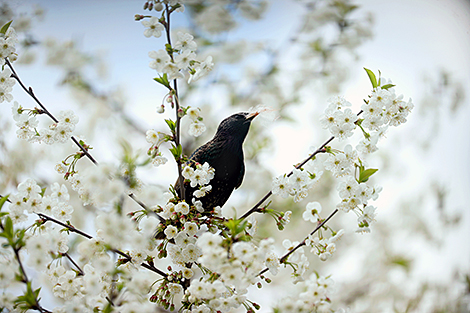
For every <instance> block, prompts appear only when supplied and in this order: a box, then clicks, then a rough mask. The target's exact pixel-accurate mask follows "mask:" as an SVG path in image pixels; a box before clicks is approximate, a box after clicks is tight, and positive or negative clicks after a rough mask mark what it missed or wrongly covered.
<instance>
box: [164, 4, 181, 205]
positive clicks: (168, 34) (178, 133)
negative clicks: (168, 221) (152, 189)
mask: <svg viewBox="0 0 470 313" xmlns="http://www.w3.org/2000/svg"><path fill="white" fill-rule="evenodd" d="M165 8H166V23H165V24H164V26H165V31H166V40H167V42H168V44H169V45H170V47H171V32H170V25H171V24H170V15H171V12H170V6H169V4H168V3H166V4H165ZM170 58H171V60H172V61H174V59H173V53H171V54H170ZM173 91H174V95H173V99H174V101H175V112H176V133H175V140H174V141H175V145H176V147H178V146H179V145H180V144H181V125H180V124H181V117H180V116H179V114H178V113H179V112H178V111H179V109H180V102H179V97H178V82H177V79H174V80H173ZM176 164H177V166H178V182H179V186H180V194H179V196H180V199H181V200H183V201H184V200H186V199H185V192H184V189H185V188H184V179H183V168H182V166H181V159H180V160H176Z"/></svg>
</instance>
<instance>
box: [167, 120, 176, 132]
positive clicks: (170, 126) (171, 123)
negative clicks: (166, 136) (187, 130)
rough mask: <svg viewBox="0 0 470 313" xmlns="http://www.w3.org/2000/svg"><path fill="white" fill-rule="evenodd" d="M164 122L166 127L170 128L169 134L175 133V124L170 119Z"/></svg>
mask: <svg viewBox="0 0 470 313" xmlns="http://www.w3.org/2000/svg"><path fill="white" fill-rule="evenodd" d="M165 122H166V124H167V125H168V127H169V128H170V130H171V132H172V133H174V132H175V131H176V123H175V122H173V121H172V120H170V119H166V120H165Z"/></svg>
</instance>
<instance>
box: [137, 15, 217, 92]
mask: <svg viewBox="0 0 470 313" xmlns="http://www.w3.org/2000/svg"><path fill="white" fill-rule="evenodd" d="M142 25H144V26H145V27H147V29H146V30H145V31H144V35H145V36H146V37H151V36H153V37H157V38H158V37H160V36H161V34H162V31H164V30H165V27H164V26H163V25H162V24H161V23H160V20H159V19H158V18H157V17H155V16H153V17H151V18H150V19H149V20H144V21H142ZM196 50H197V44H196V42H195V41H194V36H193V35H191V34H189V33H184V32H178V33H177V35H176V42H175V43H174V44H173V46H172V47H171V48H169V49H168V48H167V49H166V50H163V49H160V50H158V51H150V52H149V54H148V55H149V57H150V58H151V59H152V61H151V62H150V64H149V66H150V68H152V69H154V70H156V71H157V72H158V73H162V74H166V75H167V79H168V81H171V80H173V79H181V78H184V75H183V71H188V73H189V79H188V83H191V82H192V81H196V80H198V79H199V78H201V77H203V76H205V75H207V74H208V73H209V72H210V71H211V70H212V68H213V66H214V64H213V63H212V57H211V56H208V57H206V59H205V60H204V61H199V60H197V56H196V52H195V51H196Z"/></svg>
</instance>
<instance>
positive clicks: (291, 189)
mask: <svg viewBox="0 0 470 313" xmlns="http://www.w3.org/2000/svg"><path fill="white" fill-rule="evenodd" d="M322 174H323V171H316V172H313V173H310V172H308V171H306V170H304V169H297V168H294V169H293V170H292V175H290V176H287V175H285V174H284V175H280V176H278V177H275V178H274V179H273V181H272V193H273V194H274V195H279V196H281V197H283V198H287V197H289V196H293V197H294V201H295V202H299V201H301V200H302V199H304V198H306V197H307V196H308V190H309V189H310V188H311V187H312V186H313V185H314V184H315V183H316V182H318V180H319V179H320V178H321V176H322Z"/></svg>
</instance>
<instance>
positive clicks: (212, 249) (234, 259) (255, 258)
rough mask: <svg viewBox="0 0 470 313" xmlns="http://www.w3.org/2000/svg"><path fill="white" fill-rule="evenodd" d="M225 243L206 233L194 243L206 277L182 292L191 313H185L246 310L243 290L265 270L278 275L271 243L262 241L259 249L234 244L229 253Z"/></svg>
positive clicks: (276, 258)
mask: <svg viewBox="0 0 470 313" xmlns="http://www.w3.org/2000/svg"><path fill="white" fill-rule="evenodd" d="M226 240H227V239H224V238H223V237H221V236H220V235H218V234H212V233H210V232H205V233H204V234H202V235H201V236H200V237H199V239H198V240H197V246H198V247H199V249H200V251H201V252H202V255H201V256H200V257H199V258H198V261H199V262H200V263H201V264H203V265H204V266H205V267H206V268H207V270H208V273H207V275H205V276H203V277H201V278H200V279H199V280H194V281H192V283H191V285H190V286H189V288H188V289H187V291H186V292H185V298H186V301H188V302H189V303H190V304H191V306H192V311H189V310H187V311H184V312H198V311H197V310H201V309H203V310H206V311H207V312H210V309H212V310H213V311H220V312H228V311H229V310H230V309H232V308H238V307H240V306H241V305H245V306H247V305H249V304H248V302H247V298H246V296H245V294H246V292H247V290H246V288H248V287H249V286H250V285H253V284H255V283H256V282H257V280H258V279H256V278H255V277H256V276H257V274H258V273H259V272H260V271H261V270H262V269H263V268H264V267H268V268H269V270H270V271H271V272H272V273H273V274H274V275H275V274H277V271H278V268H279V266H280V265H279V261H278V257H277V256H276V255H275V254H274V252H273V251H272V249H273V247H272V244H273V240H272V239H265V240H262V241H261V242H260V243H259V246H255V245H254V244H253V243H251V242H245V241H239V242H235V243H234V244H232V245H231V246H230V248H229V250H228V251H227V248H226V243H227V242H225V244H224V241H226ZM214 275H216V276H217V277H218V279H217V280H214V279H213V277H214ZM183 301H185V299H183ZM202 312H205V311H202Z"/></svg>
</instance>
